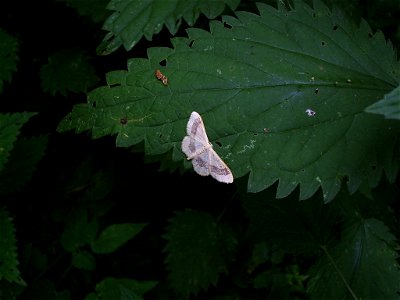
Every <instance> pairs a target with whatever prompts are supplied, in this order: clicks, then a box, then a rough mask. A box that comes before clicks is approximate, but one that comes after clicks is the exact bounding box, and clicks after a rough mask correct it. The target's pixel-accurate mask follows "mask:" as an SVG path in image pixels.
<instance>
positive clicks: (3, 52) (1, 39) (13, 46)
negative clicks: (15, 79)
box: [0, 28, 18, 93]
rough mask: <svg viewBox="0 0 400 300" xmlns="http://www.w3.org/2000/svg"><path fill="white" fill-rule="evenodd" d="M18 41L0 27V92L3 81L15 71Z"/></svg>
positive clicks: (9, 77)
mask: <svg viewBox="0 0 400 300" xmlns="http://www.w3.org/2000/svg"><path fill="white" fill-rule="evenodd" d="M17 51H18V42H17V40H16V38H14V37H13V36H11V35H9V34H8V33H6V32H5V31H4V30H3V29H1V28H0V93H1V92H2V91H3V85H4V81H7V82H10V81H11V76H12V73H13V72H15V71H17V61H18V55H17Z"/></svg>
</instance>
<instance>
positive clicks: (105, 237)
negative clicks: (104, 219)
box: [91, 223, 147, 253]
mask: <svg viewBox="0 0 400 300" xmlns="http://www.w3.org/2000/svg"><path fill="white" fill-rule="evenodd" d="M146 225H147V224H145V223H138V224H133V223H125V224H113V225H110V226H108V227H107V228H106V229H104V230H103V231H102V233H101V234H100V236H99V237H98V238H97V239H96V240H94V241H93V242H92V244H91V246H92V250H93V252H96V253H110V252H113V251H115V250H116V249H118V248H119V247H121V246H122V245H123V244H125V243H126V242H127V241H129V240H130V239H132V238H133V237H134V236H136V235H137V234H138V233H139V232H141V231H142V230H143V228H144V227H145V226H146Z"/></svg>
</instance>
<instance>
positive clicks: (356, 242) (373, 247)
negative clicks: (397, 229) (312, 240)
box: [308, 219, 400, 299]
mask: <svg viewBox="0 0 400 300" xmlns="http://www.w3.org/2000/svg"><path fill="white" fill-rule="evenodd" d="M342 239H343V241H342V242H340V243H339V244H337V246H335V247H334V248H333V249H330V250H328V249H326V248H325V254H326V255H325V256H324V257H323V258H321V259H320V260H319V262H318V263H317V264H316V265H315V266H314V267H312V269H311V270H310V275H311V276H312V279H311V281H310V283H309V286H308V292H309V293H310V295H311V297H312V298H313V299H327V298H331V297H332V295H335V297H336V298H337V299H398V298H399V295H398V294H397V293H398V292H400V268H399V265H398V263H397V262H396V258H397V257H398V255H397V253H396V251H395V250H394V246H393V244H394V240H395V237H394V236H393V235H392V234H391V233H390V232H389V231H388V228H387V227H386V226H385V225H384V224H383V223H382V222H381V221H378V220H376V219H366V220H360V221H359V222H355V223H354V224H353V225H352V226H350V227H348V228H346V230H345V231H344V232H343V237H342Z"/></svg>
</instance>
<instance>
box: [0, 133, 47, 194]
mask: <svg viewBox="0 0 400 300" xmlns="http://www.w3.org/2000/svg"><path fill="white" fill-rule="evenodd" d="M46 144H47V137H46V136H38V137H31V138H29V139H28V138H23V137H21V138H20V139H18V140H17V141H16V142H15V144H14V148H13V150H12V151H11V154H10V157H9V159H8V162H7V163H6V165H5V167H4V170H3V171H0V182H1V183H2V184H1V185H0V195H2V194H3V195H5V194H11V193H14V192H16V191H17V190H19V189H21V188H22V187H23V186H24V185H25V184H26V183H27V182H28V181H29V180H30V179H31V178H32V175H33V173H34V171H35V169H36V165H37V163H38V162H39V161H40V160H41V159H42V157H43V156H44V154H45V148H46ZM27 149H29V151H27Z"/></svg>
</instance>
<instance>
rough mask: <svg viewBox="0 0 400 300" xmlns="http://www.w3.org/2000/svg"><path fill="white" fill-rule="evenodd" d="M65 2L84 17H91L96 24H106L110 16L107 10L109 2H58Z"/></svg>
mask: <svg viewBox="0 0 400 300" xmlns="http://www.w3.org/2000/svg"><path fill="white" fill-rule="evenodd" d="M57 1H60V2H65V3H66V4H67V5H68V6H70V7H73V8H74V9H76V11H77V12H78V13H79V14H80V15H83V16H86V15H89V16H91V18H92V20H93V21H94V22H104V21H105V19H106V18H107V17H108V15H109V14H110V12H109V11H107V10H106V6H107V3H108V2H109V0H85V1H80V0H57Z"/></svg>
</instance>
